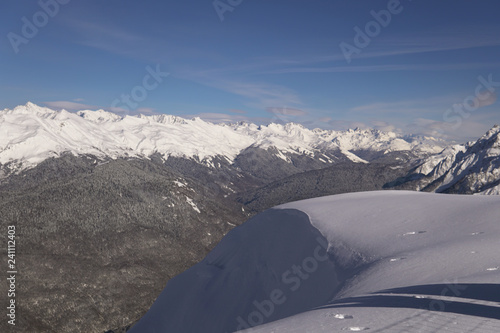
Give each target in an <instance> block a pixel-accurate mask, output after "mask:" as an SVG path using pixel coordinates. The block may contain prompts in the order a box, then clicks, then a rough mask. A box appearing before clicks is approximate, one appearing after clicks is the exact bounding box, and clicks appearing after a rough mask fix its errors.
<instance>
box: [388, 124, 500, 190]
mask: <svg viewBox="0 0 500 333" xmlns="http://www.w3.org/2000/svg"><path fill="white" fill-rule="evenodd" d="M499 184H500V127H499V126H498V125H495V126H494V127H493V128H492V129H491V130H489V131H488V132H487V133H486V134H485V135H484V136H482V137H481V138H480V139H479V140H477V141H476V142H472V143H467V144H465V145H456V146H451V147H448V148H446V149H445V150H443V151H442V152H441V153H440V154H437V155H434V156H431V157H429V158H427V159H425V160H424V162H423V163H422V164H420V165H419V166H418V167H416V168H414V169H413V170H411V171H410V172H409V174H408V175H406V176H405V177H402V178H400V179H398V180H396V181H395V182H393V183H392V184H388V187H395V188H399V189H415V190H423V191H431V192H438V193H460V194H474V193H481V194H498V193H499V192H498V186H499Z"/></svg>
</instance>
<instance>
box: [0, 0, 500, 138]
mask: <svg viewBox="0 0 500 333" xmlns="http://www.w3.org/2000/svg"><path fill="white" fill-rule="evenodd" d="M216 7H217V8H216ZM499 11H500V3H498V1H494V0H483V1H465V0H441V1H430V0H429V1H415V0H414V1H411V0H401V1H397V0H383V1H378V0H370V1H368V0H366V1H346V0H343V1H340V0H316V1H305V0H303V1H298V0H253V1H250V0H220V1H215V2H214V1H213V0H203V1H201V0H184V1H151V0H146V1H140V2H139V1H129V0H106V1H102V0H101V1H94V0H85V1H83V0H41V1H40V2H39V1H3V2H2V5H1V11H0V22H1V23H0V27H1V31H0V34H1V35H2V38H1V47H0V88H1V89H0V102H1V104H0V108H12V107H14V106H16V105H19V104H25V103H26V102H27V101H32V102H34V103H36V104H39V105H44V106H49V107H52V108H55V109H60V108H65V109H67V110H70V111H71V110H77V109H99V108H103V109H106V110H112V111H114V112H117V113H122V114H125V113H133V114H134V113H135V114H136V113H146V114H149V113H167V114H175V115H180V116H185V117H192V116H200V117H202V118H203V119H207V120H210V121H215V122H219V121H239V120H247V121H252V122H256V123H266V122H269V121H277V122H287V121H293V122H298V123H301V124H304V125H305V126H307V127H310V128H314V127H320V128H326V129H347V128H353V127H366V128H377V129H382V130H395V131H400V132H402V133H414V134H426V135H434V136H441V137H443V138H445V139H449V140H458V141H464V140H469V139H472V138H475V137H478V136H480V135H482V134H483V133H484V132H485V131H486V130H487V129H489V128H491V127H492V126H493V125H494V124H495V123H500V108H499V103H498V102H497V93H498V92H497V90H499V91H500V70H499V69H500V59H499V55H500V20H498V13H499ZM374 13H375V14H374ZM375 16H378V20H376V18H375ZM33 27H34V28H35V30H33V29H30V28H33ZM357 28H359V29H357ZM357 31H361V33H358V32H357ZM363 35H364V36H363ZM356 36H357V38H356ZM342 45H343V47H341V46H342ZM346 50H347V51H346ZM346 54H347V57H346ZM154 72H156V75H155V74H151V73H154ZM167 73H168V74H167ZM127 96H128V97H127ZM127 98H128V99H127Z"/></svg>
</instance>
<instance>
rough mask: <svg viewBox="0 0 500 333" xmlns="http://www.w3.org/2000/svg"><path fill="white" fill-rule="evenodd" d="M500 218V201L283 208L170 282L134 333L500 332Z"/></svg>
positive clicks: (348, 197) (370, 201)
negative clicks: (326, 251)
mask: <svg viewBox="0 0 500 333" xmlns="http://www.w3.org/2000/svg"><path fill="white" fill-rule="evenodd" d="M499 216H500V197H498V196H465V195H444V194H435V193H422V192H408V191H377V192H362V193H352V194H341V195H335V196H327V197H322V198H316V199H309V200H304V201H298V202H293V203H289V204H285V205H281V206H278V207H276V208H274V209H271V210H268V211H266V212H264V213H261V214H259V215H257V216H256V217H254V218H252V219H251V220H249V221H247V222H246V223H244V224H243V225H242V226H240V227H237V228H235V229H234V230H232V231H231V232H230V233H229V234H228V235H227V236H226V237H225V238H224V239H223V240H222V241H221V243H220V244H219V245H218V246H217V247H216V248H215V249H214V250H213V251H212V252H211V253H210V254H209V255H208V256H207V257H206V258H205V259H204V260H203V261H202V262H201V263H200V264H198V265H195V266H194V267H192V268H191V269H189V270H188V271H186V272H185V273H183V274H181V275H179V276H178V277H176V278H174V279H172V280H170V281H169V282H168V284H167V286H166V288H165V290H164V291H163V293H162V294H161V295H160V296H159V297H158V299H157V301H156V302H155V304H154V305H153V307H152V308H151V309H150V311H149V312H148V313H147V314H146V315H145V316H144V317H143V318H142V319H141V321H140V322H139V323H138V324H137V325H136V326H135V327H133V328H132V330H131V333H137V332H141V333H149V332H178V333H181V332H231V331H235V330H236V329H242V328H248V330H244V332H259V333H260V332H262V333H264V332H273V333H278V332H297V333H298V332H311V333H315V332H345V331H367V332H445V331H446V332H500V269H499V267H500V259H499V256H498V249H499V248H500V221H499ZM308 225H309V227H308ZM318 231H319V232H318ZM319 235H322V236H319ZM325 241H326V242H325ZM323 248H328V259H325V257H324V252H321V251H322V249H323ZM324 260H326V261H324ZM297 269H298V270H297ZM276 319H281V320H278V321H275V320H276ZM270 321H273V322H270ZM263 322H267V324H264V325H260V326H258V325H257V324H261V323H263ZM253 326H255V327H253ZM250 327H251V328H250Z"/></svg>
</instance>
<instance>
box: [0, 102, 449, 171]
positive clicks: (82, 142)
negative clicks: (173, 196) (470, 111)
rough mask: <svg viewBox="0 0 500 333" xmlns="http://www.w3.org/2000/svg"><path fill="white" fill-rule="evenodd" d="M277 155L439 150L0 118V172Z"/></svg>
mask: <svg viewBox="0 0 500 333" xmlns="http://www.w3.org/2000/svg"><path fill="white" fill-rule="evenodd" d="M251 146H252V147H261V148H264V149H266V148H269V147H276V148H277V149H278V153H277V156H279V157H281V158H284V159H285V160H286V157H285V156H284V155H283V153H293V154H309V155H312V154H314V153H315V152H319V151H322V150H325V149H335V150H342V151H346V152H348V154H347V156H348V157H349V158H352V159H353V160H354V161H356V162H363V161H362V160H361V159H360V158H359V157H357V156H356V155H354V154H352V153H350V151H352V150H366V149H371V150H374V149H376V150H380V151H397V150H410V149H411V150H414V151H421V152H426V153H429V152H430V153H437V152H439V151H440V150H441V149H442V147H443V143H442V142H437V141H435V140H434V139H432V138H430V139H426V140H422V138H417V137H415V138H413V139H410V138H407V139H406V140H404V139H403V138H402V137H400V136H399V135H397V134H395V133H391V132H387V133H386V132H380V131H376V130H349V131H327V130H320V129H315V130H310V129H307V128H305V127H303V126H301V125H298V124H294V123H289V124H285V125H281V124H269V125H268V126H257V125H255V124H249V123H238V124H213V123H210V122H206V121H203V120H202V119H200V118H193V119H183V118H181V117H177V116H171V115H152V116H144V115H139V116H123V117H122V116H119V115H117V114H114V113H110V112H106V111H103V110H97V111H90V110H83V111H79V112H76V113H71V112H67V111H65V110H61V111H54V110H51V109H49V108H45V107H40V106H38V105H35V104H33V103H27V104H26V105H20V106H17V107H16V108H14V109H12V110H9V109H4V110H3V111H0V164H7V163H10V162H11V163H14V164H16V165H17V168H19V169H25V168H30V167H33V166H35V165H36V164H38V163H40V162H41V161H43V160H45V159H47V158H49V157H54V156H59V155H60V154H61V153H63V152H71V153H73V154H75V155H78V154H92V155H95V156H97V157H100V158H104V157H108V158H118V157H127V156H131V157H148V156H150V155H151V154H153V153H159V154H161V155H163V156H164V157H165V158H168V156H182V157H188V158H197V159H199V160H200V161H205V163H206V164H208V165H211V162H210V160H211V159H212V158H213V157H215V156H222V157H224V158H226V159H227V160H229V161H232V160H233V159H234V158H235V157H236V156H237V155H238V154H239V153H240V152H241V151H242V150H244V149H245V148H248V147H251Z"/></svg>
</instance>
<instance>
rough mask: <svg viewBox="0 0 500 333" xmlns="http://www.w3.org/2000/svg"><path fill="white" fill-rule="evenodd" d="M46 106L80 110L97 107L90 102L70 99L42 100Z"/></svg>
mask: <svg viewBox="0 0 500 333" xmlns="http://www.w3.org/2000/svg"><path fill="white" fill-rule="evenodd" d="M43 104H45V105H46V106H48V107H49V108H51V109H54V110H62V109H64V110H66V111H80V110H96V109H98V107H96V106H95V105H90V104H83V103H77V102H72V101H47V102H43Z"/></svg>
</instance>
